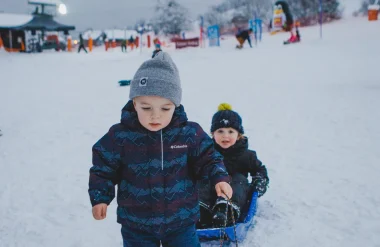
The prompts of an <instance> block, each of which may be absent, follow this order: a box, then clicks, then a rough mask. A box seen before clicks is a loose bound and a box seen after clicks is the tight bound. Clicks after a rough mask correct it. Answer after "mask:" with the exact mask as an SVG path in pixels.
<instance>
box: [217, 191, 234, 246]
mask: <svg viewBox="0 0 380 247" xmlns="http://www.w3.org/2000/svg"><path fill="white" fill-rule="evenodd" d="M223 194H224V195H225V196H226V198H227V202H228V203H227V207H226V212H225V213H226V220H225V221H224V226H223V228H222V229H223V230H220V247H223V243H224V235H226V227H227V220H228V217H227V216H228V208H230V209H231V216H232V224H233V227H234V235H235V244H236V247H238V241H237V234H236V222H235V216H234V211H233V209H232V201H231V199H230V198H229V197H228V196H227V195H226V194H225V193H224V192H223ZM228 205H231V206H230V207H229V206H228Z"/></svg>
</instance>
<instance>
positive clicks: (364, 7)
mask: <svg viewBox="0 0 380 247" xmlns="http://www.w3.org/2000/svg"><path fill="white" fill-rule="evenodd" d="M378 3H380V2H378V0H363V1H362V5H361V8H360V9H359V10H358V11H357V12H356V13H355V15H358V14H364V15H366V14H367V13H368V6H369V5H372V4H378Z"/></svg>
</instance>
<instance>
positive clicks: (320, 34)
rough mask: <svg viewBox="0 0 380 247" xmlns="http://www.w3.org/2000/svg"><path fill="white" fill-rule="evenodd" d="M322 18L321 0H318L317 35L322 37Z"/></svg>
mask: <svg viewBox="0 0 380 247" xmlns="http://www.w3.org/2000/svg"><path fill="white" fill-rule="evenodd" d="M322 18H323V10H322V0H319V26H320V28H319V36H320V38H321V39H322Z"/></svg>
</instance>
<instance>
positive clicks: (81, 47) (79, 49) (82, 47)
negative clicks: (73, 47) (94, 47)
mask: <svg viewBox="0 0 380 247" xmlns="http://www.w3.org/2000/svg"><path fill="white" fill-rule="evenodd" d="M82 49H83V50H84V51H85V52H86V53H87V50H86V47H84V45H79V47H78V53H79V52H80V51H81V50H82Z"/></svg>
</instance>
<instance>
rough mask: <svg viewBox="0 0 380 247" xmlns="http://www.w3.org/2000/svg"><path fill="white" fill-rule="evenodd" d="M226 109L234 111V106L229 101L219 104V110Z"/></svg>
mask: <svg viewBox="0 0 380 247" xmlns="http://www.w3.org/2000/svg"><path fill="white" fill-rule="evenodd" d="M225 110H229V111H232V106H231V105H230V104H228V103H222V104H220V105H219V106H218V111H225Z"/></svg>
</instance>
